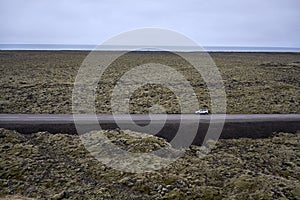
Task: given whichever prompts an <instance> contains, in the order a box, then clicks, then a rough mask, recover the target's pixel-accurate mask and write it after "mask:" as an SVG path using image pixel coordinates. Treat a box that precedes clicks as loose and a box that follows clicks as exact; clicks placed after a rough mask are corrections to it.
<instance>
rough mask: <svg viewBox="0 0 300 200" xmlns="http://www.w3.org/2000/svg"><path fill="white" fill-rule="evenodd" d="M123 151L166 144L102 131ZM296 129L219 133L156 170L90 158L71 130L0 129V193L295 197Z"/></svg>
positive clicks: (299, 169) (298, 168) (298, 175)
mask: <svg viewBox="0 0 300 200" xmlns="http://www.w3.org/2000/svg"><path fill="white" fill-rule="evenodd" d="M102 133H103V134H105V135H106V136H107V137H108V138H109V139H110V140H111V141H112V142H113V143H114V144H116V145H118V146H119V147H120V148H122V149H124V150H127V151H130V152H149V151H152V150H156V149H159V148H161V147H165V146H169V144H168V143H167V142H166V141H164V140H162V139H160V138H156V137H154V136H148V135H144V134H142V133H135V132H131V131H120V130H111V131H102ZM299 144H300V132H297V133H295V134H292V133H274V135H273V136H272V137H270V138H265V139H247V138H241V139H228V140H219V141H218V142H217V144H216V146H215V147H214V148H213V149H212V151H211V152H210V153H209V154H208V155H206V156H205V157H201V155H202V153H203V151H204V149H203V147H198V146H191V147H190V148H189V149H187V151H186V152H185V154H184V156H183V157H181V158H179V159H177V160H176V162H174V163H172V164H171V165H169V166H167V167H165V168H162V169H160V170H157V171H155V172H145V173H128V172H122V171H117V170H114V169H112V168H110V167H107V166H105V165H104V164H102V163H100V162H99V161H98V160H96V159H95V158H94V157H93V156H91V154H90V153H89V152H88V151H87V150H86V149H85V147H84V146H83V144H82V142H81V140H80V137H79V136H78V135H70V134H49V133H47V132H39V133H32V134H28V135H22V134H19V133H17V132H15V131H11V130H5V129H0V199H26V198H25V197H27V198H34V199H241V200H244V199H299V198H300V193H299V191H300V149H299Z"/></svg>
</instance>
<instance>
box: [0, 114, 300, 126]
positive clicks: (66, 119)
mask: <svg viewBox="0 0 300 200" xmlns="http://www.w3.org/2000/svg"><path fill="white" fill-rule="evenodd" d="M96 117H97V119H98V121H99V122H100V123H101V122H103V123H114V119H115V120H120V121H124V122H127V121H131V120H133V121H135V122H147V121H148V122H149V120H150V119H151V120H152V121H153V122H159V121H162V120H164V119H167V120H168V122H169V123H172V122H174V123H178V122H179V121H181V120H184V121H199V122H203V123H205V122H210V121H211V122H219V121H222V120H225V122H226V123H227V122H240V123H243V122H264V121H266V122H278V121H280V122H285V121H286V122H288V121H298V122H299V123H300V114H213V115H198V114H167V115H164V114H150V115H144V114H131V115H126V114H119V115H114V116H113V115H109V114H98V115H96ZM75 118H76V119H77V120H80V121H87V122H88V121H91V120H92V119H95V115H87V114H80V115H76V116H75ZM72 122H74V116H73V115H72V114H0V124H9V123H19V124H22V123H24V124H27V123H28V124H39V123H49V124H53V123H54V124H64V123H72Z"/></svg>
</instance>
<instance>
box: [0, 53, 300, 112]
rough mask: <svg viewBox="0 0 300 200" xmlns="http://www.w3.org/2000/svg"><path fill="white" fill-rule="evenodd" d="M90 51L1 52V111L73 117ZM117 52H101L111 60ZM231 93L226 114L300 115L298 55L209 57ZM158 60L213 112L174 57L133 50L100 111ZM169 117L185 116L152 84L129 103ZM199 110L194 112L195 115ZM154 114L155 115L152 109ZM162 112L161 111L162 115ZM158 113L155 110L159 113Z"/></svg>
mask: <svg viewBox="0 0 300 200" xmlns="http://www.w3.org/2000/svg"><path fill="white" fill-rule="evenodd" d="M88 53H89V52H83V51H0V88H1V90H0V113H71V112H72V89H73V84H74V80H75V77H76V74H77V71H78V69H79V67H80V65H81V63H82V61H83V60H84V59H85V57H86V56H87V54H88ZM112 53H113V52H102V54H104V55H105V56H110V55H111V54H112ZM210 55H211V57H212V58H213V60H214V61H215V63H216V65H217V66H218V68H219V70H220V72H221V76H222V78H223V81H224V85H225V91H226V94H227V113H230V114H236V113H241V114H258V113H270V114H271V113H300V106H299V91H300V90H299V89H300V82H299V74H300V54H299V53H210ZM154 61H155V62H158V63H161V64H166V65H168V66H172V67H174V68H175V69H176V70H177V71H179V72H180V73H182V74H183V75H184V77H185V78H186V79H187V80H188V81H189V82H190V84H191V85H192V86H193V89H194V91H195V93H196V95H197V97H198V100H199V107H200V108H207V109H210V108H211V107H210V97H209V94H208V90H207V87H206V84H205V82H204V81H203V80H202V78H201V76H200V74H199V73H195V70H193V69H192V68H191V67H189V65H188V64H187V63H184V62H178V59H176V57H174V55H173V54H169V53H161V52H156V53H154V52H150V53H146V52H143V53H141V52H133V53H129V54H126V55H125V56H123V57H122V58H120V59H118V60H117V61H116V62H114V63H113V64H112V65H111V66H110V67H109V69H108V70H107V71H106V72H105V75H104V76H103V77H102V79H101V83H99V84H98V89H97V90H96V99H95V106H96V112H97V113H111V108H110V99H111V93H112V90H113V88H114V86H115V84H116V82H117V81H118V80H119V79H120V77H121V76H122V75H123V74H124V73H125V72H127V71H128V70H130V69H131V68H132V67H134V66H136V65H139V64H144V63H149V62H154ZM155 104H160V105H162V106H164V108H165V110H166V112H167V113H181V110H180V106H179V104H178V99H177V98H176V97H175V95H174V94H173V93H172V92H171V91H170V90H169V89H168V88H164V87H161V86H159V85H153V84H147V85H145V86H143V87H142V88H140V89H139V90H137V91H136V92H135V93H134V95H133V96H132V97H131V99H130V109H129V112H130V113H148V112H149V109H150V108H151V107H152V106H153V105H155ZM194 111H195V108H193V107H191V108H189V112H190V113H193V112H194ZM152 112H153V111H152ZM157 112H159V111H157ZM154 113H155V111H154Z"/></svg>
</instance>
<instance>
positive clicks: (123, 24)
mask: <svg viewBox="0 0 300 200" xmlns="http://www.w3.org/2000/svg"><path fill="white" fill-rule="evenodd" d="M143 27H158V28H167V29H171V30H175V31H178V32H180V33H182V34H184V35H186V36H188V37H190V38H191V39H193V40H195V41H196V42H197V43H198V44H199V45H205V46H275V47H276V46H277V47H280V46H283V47H300V0H0V43H2V44H3V43H6V44H8V43H14V44H19V43H22V44H23V43H26V44H28V43H32V44H101V43H102V42H104V41H105V40H107V39H109V38H110V37H112V36H114V35H117V34H119V33H121V32H124V31H129V30H133V29H136V28H143Z"/></svg>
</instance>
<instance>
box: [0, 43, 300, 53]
mask: <svg viewBox="0 0 300 200" xmlns="http://www.w3.org/2000/svg"><path fill="white" fill-rule="evenodd" d="M96 47H97V46H96V45H70V44H0V50H81V51H91V50H94V49H95V48H96ZM133 48H135V49H136V50H140V51H159V50H163V49H171V50H172V51H182V52H194V51H199V49H198V48H195V47H187V46H184V47H176V46H172V47H170V46H169V47H161V48H160V49H157V48H146V49H145V48H143V49H140V48H139V47H138V46H136V47H132V46H130V47H129V46H101V49H100V50H107V51H120V50H132V49H133ZM203 49H204V50H205V51H208V52H300V48H296V47H238V46H204V47H203Z"/></svg>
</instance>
